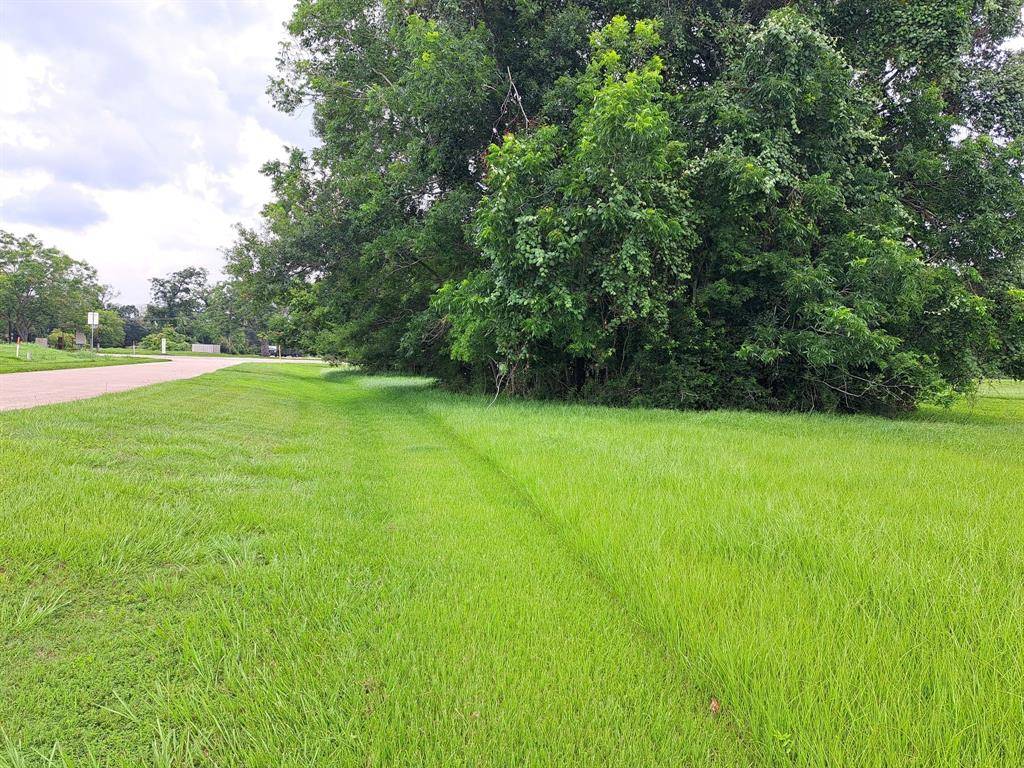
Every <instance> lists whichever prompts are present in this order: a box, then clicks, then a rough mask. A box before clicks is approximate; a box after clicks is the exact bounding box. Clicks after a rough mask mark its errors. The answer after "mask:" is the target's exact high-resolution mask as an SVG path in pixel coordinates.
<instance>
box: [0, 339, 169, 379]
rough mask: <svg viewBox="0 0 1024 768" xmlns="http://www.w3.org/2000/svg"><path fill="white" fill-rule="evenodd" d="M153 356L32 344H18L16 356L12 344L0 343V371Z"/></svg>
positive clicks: (101, 363)
mask: <svg viewBox="0 0 1024 768" xmlns="http://www.w3.org/2000/svg"><path fill="white" fill-rule="evenodd" d="M155 362H159V358H154V357H133V358H122V357H109V356H104V355H102V354H96V353H94V352H89V351H88V350H85V351H81V352H78V351H75V352H69V351H64V350H60V349H48V348H47V347H40V346H38V345H36V344H22V345H21V353H20V356H19V355H18V353H17V350H16V345H14V344H0V374H2V373H25V372H29V371H55V370H61V369H64V368H95V367H101V366H109V365H131V364H132V363H155Z"/></svg>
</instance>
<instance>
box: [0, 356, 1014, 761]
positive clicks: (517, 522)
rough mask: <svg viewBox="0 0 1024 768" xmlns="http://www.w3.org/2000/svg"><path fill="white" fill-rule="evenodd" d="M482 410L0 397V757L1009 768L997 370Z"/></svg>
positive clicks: (1005, 482)
mask: <svg viewBox="0 0 1024 768" xmlns="http://www.w3.org/2000/svg"><path fill="white" fill-rule="evenodd" d="M488 402H489V401H488V400H487V399H484V398H474V397H465V396H456V395H451V394H446V393H443V392H438V391H435V390H433V389H431V388H430V387H429V386H427V384H426V383H425V382H423V381H422V380H417V379H406V378H375V377H365V376H360V375H358V374H354V373H351V372H339V371H329V370H328V369H325V368H321V367H315V366H310V365H296V366H287V365H276V366H269V365H263V366H261V365H246V366H241V367H236V368H231V369H226V370H223V371H219V372H217V373H215V374H211V375H207V376H203V377H200V378H197V379H192V380H188V381H182V382H175V383H171V384H164V385H159V386H155V387H151V388H148V389H142V390H135V391H132V392H128V393H123V394H119V395H112V396H107V397H102V398H97V399H94V400H90V401H87V402H80V403H75V404H74V405H73V406H70V405H58V406H48V407H45V408H40V409H35V410H29V411H20V412H11V413H4V414H0V455H2V456H3V457H4V460H3V463H2V464H3V469H2V472H3V474H2V475H0V530H2V531H3V535H2V536H0V730H2V733H0V764H3V763H4V760H6V761H7V762H8V763H9V764H10V765H12V766H21V765H39V766H48V765H54V766H56V765H60V766H64V765H75V766H79V765H86V766H89V765H103V766H138V765H153V766H193V765H195V766H200V765H202V766H214V765H215V766H240V767H241V766H246V767H252V766H268V767H270V766H273V767H274V768H277V767H278V766H294V767H295V768H298V767H299V766H348V765H352V766H364V765H382V766H388V765H410V766H420V765H436V766H442V765H444V766H447V765H474V766H489V765H496V766H511V765H531V766H549V765H550V766H554V765H567V766H577V765H579V766H609V765H612V766H651V765H671V766H740V765H750V766H789V765H799V766H858V768H860V767H862V766H909V765H913V766H1010V765H1021V764H1024V727H1022V724H1024V519H1022V518H1024V505H1022V503H1021V487H1022V484H1024V386H1022V385H1021V384H1011V383H996V384H994V385H992V386H990V387H988V388H986V389H985V390H984V391H983V392H982V393H981V395H980V396H979V398H978V399H977V400H976V401H975V402H973V403H965V404H963V405H961V406H958V407H957V408H955V409H954V410H952V411H942V410H936V409H930V410H926V411H925V412H923V413H921V414H919V415H917V416H915V417H914V418H910V419H904V420H884V419H877V418H868V417H846V418H843V417H825V416H793V415H790V416H785V415H764V414H752V413H737V412H713V413H672V412H663V411H640V410H612V409H603V408H596V407H586V406H566V405H557V404H539V403H527V402H511V403H498V404H496V405H494V406H493V407H488ZM4 745H6V746H4ZM4 748H6V752H4V751H3V750H4Z"/></svg>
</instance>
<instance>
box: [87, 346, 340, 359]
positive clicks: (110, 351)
mask: <svg viewBox="0 0 1024 768" xmlns="http://www.w3.org/2000/svg"><path fill="white" fill-rule="evenodd" d="M97 351H98V352H100V353H101V354H104V355H131V354H138V355H160V356H161V357H228V358H234V357H241V358H254V359H255V358H259V357H260V356H259V355H241V354H239V355H236V354H231V353H228V352H191V351H182V352H163V353H162V352H159V351H155V350H151V349H149V350H147V349H142V348H141V347H140V348H139V349H138V350H133V349H132V348H131V347H104V348H102V349H99V350H97ZM267 359H274V360H277V359H285V360H295V361H304V362H320V358H318V357H294V358H267Z"/></svg>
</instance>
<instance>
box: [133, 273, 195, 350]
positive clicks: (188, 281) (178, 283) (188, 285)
mask: <svg viewBox="0 0 1024 768" xmlns="http://www.w3.org/2000/svg"><path fill="white" fill-rule="evenodd" d="M208 279H209V274H208V273H207V271H206V270H205V269H203V268H202V267H185V269H181V270H178V271H177V272H172V273H171V274H169V275H168V276H167V277H154V278H153V279H151V280H150V281H149V283H150V293H151V299H150V303H149V306H148V307H147V308H146V322H148V323H149V324H150V325H151V326H156V327H161V328H162V327H165V326H168V325H170V326H173V327H174V328H176V329H177V330H178V331H179V332H181V333H183V334H185V335H186V336H193V335H194V331H195V329H194V328H193V326H194V324H195V322H196V319H197V318H198V316H199V315H200V313H201V312H202V311H203V309H205V307H206V303H207V300H208V294H209V290H210V288H209V284H208Z"/></svg>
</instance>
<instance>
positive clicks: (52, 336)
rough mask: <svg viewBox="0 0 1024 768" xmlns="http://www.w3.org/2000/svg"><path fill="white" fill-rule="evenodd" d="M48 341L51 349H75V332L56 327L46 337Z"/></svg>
mask: <svg viewBox="0 0 1024 768" xmlns="http://www.w3.org/2000/svg"><path fill="white" fill-rule="evenodd" d="M46 343H47V344H49V345H50V349H67V350H73V349H75V334H74V332H73V331H64V330H61V329H60V328H54V329H53V330H52V331H50V333H49V335H48V336H47V337H46Z"/></svg>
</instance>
